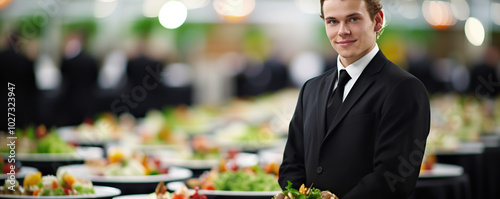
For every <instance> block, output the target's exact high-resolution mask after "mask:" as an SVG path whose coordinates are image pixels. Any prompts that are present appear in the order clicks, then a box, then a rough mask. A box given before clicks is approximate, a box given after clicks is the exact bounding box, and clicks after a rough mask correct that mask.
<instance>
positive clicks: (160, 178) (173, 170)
mask: <svg viewBox="0 0 500 199" xmlns="http://www.w3.org/2000/svg"><path fill="white" fill-rule="evenodd" d="M59 169H62V170H66V171H68V172H69V173H73V174H74V175H75V176H77V177H80V178H86V179H89V180H91V181H92V182H97V183H98V182H100V183H156V182H165V181H176V180H184V179H187V178H190V177H191V176H192V175H193V172H192V171H191V170H189V169H185V168H180V167H170V168H169V169H168V173H167V174H160V175H150V176H97V175H92V174H90V173H89V172H88V170H87V167H86V166H85V165H83V164H75V165H67V166H61V167H59ZM58 172H59V170H58Z"/></svg>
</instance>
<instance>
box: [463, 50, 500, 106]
mask: <svg viewBox="0 0 500 199" xmlns="http://www.w3.org/2000/svg"><path fill="white" fill-rule="evenodd" d="M482 60H483V61H481V62H480V63H478V64H476V65H475V66H473V67H472V68H471V73H470V74H471V76H470V84H469V93H470V94H472V95H474V96H476V97H478V98H485V97H486V98H494V97H496V96H497V95H498V94H499V93H500V82H499V81H498V79H499V78H498V72H497V70H498V67H499V65H500V54H499V50H498V48H496V47H494V46H490V47H488V48H487V49H486V53H485V55H484V58H483V59H482Z"/></svg>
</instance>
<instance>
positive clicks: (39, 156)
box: [1, 152, 83, 162]
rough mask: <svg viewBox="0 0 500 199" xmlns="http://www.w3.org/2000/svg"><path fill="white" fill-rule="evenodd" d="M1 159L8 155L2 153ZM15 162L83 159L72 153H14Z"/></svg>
mask: <svg viewBox="0 0 500 199" xmlns="http://www.w3.org/2000/svg"><path fill="white" fill-rule="evenodd" d="M1 155H2V156H3V157H7V156H8V155H9V154H7V153H2V154H1ZM16 160H18V161H21V162H24V161H26V162H61V161H83V157H82V156H80V155H79V154H78V153H77V152H74V153H16Z"/></svg>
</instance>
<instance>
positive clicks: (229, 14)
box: [213, 0, 255, 22]
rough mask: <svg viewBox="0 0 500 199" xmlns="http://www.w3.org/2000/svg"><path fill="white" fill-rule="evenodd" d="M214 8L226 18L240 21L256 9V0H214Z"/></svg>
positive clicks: (230, 20) (231, 20)
mask: <svg viewBox="0 0 500 199" xmlns="http://www.w3.org/2000/svg"><path fill="white" fill-rule="evenodd" d="M213 5H214V8H215V11H216V12H217V14H219V15H220V16H221V17H222V18H223V19H224V20H226V21H229V22H240V21H243V20H244V19H245V18H246V17H248V16H249V15H250V14H251V13H252V12H253V10H254V9H255V0H214V3H213Z"/></svg>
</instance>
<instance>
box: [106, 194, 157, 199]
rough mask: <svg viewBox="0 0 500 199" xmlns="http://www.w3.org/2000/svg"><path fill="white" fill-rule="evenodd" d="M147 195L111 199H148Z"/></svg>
mask: <svg viewBox="0 0 500 199" xmlns="http://www.w3.org/2000/svg"><path fill="white" fill-rule="evenodd" d="M148 197H149V194H134V195H126V196H118V197H113V199H148Z"/></svg>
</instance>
